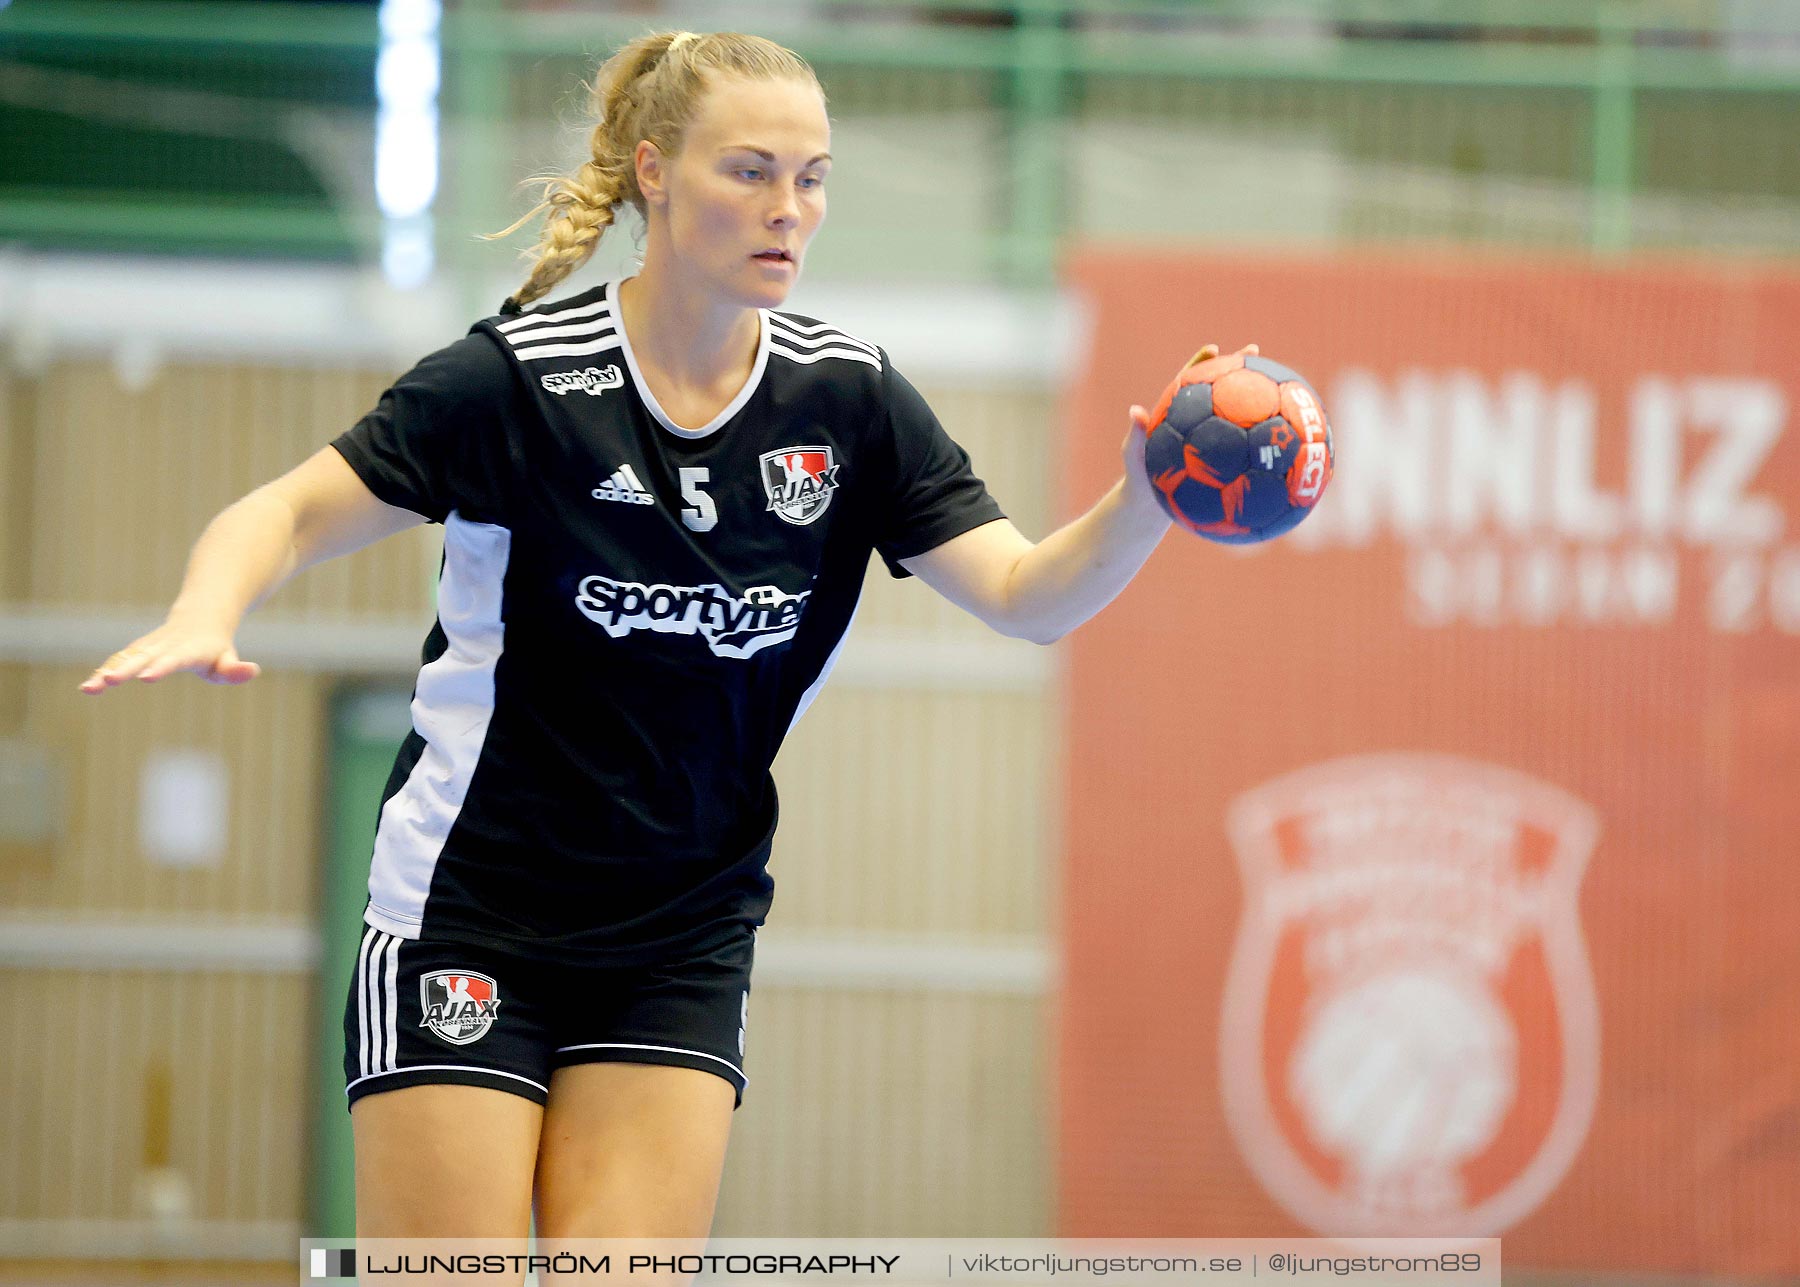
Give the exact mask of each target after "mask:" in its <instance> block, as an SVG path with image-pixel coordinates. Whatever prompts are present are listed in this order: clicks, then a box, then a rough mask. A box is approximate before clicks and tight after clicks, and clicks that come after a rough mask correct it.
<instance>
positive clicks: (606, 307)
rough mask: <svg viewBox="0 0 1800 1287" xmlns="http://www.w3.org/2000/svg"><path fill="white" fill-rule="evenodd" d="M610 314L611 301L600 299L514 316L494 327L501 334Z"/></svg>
mask: <svg viewBox="0 0 1800 1287" xmlns="http://www.w3.org/2000/svg"><path fill="white" fill-rule="evenodd" d="M602 315H604V316H611V315H612V302H611V301H610V300H604V299H603V300H601V301H600V302H599V303H597V304H586V305H583V306H582V307H581V308H563V309H556V310H554V311H552V312H548V313H532V314H530V315H528V316H526V317H515V318H513V319H512V320H511V321H510V322H501V323H500V324H499V325H498V326H496V327H495V328H494V329H495V330H496V331H499V332H501V333H502V334H511V333H512V332H513V331H523V330H525V329H527V328H528V327H533V326H543V325H544V324H546V323H548V322H573V321H574V320H575V319H577V318H580V317H598V316H602Z"/></svg>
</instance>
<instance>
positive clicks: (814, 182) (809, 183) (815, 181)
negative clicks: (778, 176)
mask: <svg viewBox="0 0 1800 1287" xmlns="http://www.w3.org/2000/svg"><path fill="white" fill-rule="evenodd" d="M800 186H801V187H805V188H822V187H824V186H825V178H824V176H823V175H818V174H808V175H806V176H804V177H803V178H801V180H800Z"/></svg>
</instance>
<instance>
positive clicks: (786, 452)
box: [762, 447, 842, 526]
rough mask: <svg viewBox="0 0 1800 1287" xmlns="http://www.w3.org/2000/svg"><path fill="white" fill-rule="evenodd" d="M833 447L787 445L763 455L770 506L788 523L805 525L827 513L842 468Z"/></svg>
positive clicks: (765, 485)
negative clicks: (832, 455)
mask: <svg viewBox="0 0 1800 1287" xmlns="http://www.w3.org/2000/svg"><path fill="white" fill-rule="evenodd" d="M841 468H842V466H841V465H838V464H836V463H835V462H834V461H833V460H832V458H831V448H830V447H783V448H782V449H781V450H780V451H765V452H764V453H763V455H762V483H763V491H764V492H766V493H767V494H768V497H769V508H770V510H772V511H773V512H774V513H775V515H776V517H778V518H780V519H782V520H783V521H785V522H789V523H793V524H796V525H799V526H804V525H805V524H807V523H810V522H812V521H813V520H814V519H815V518H817V517H818V516H819V515H821V514H823V513H824V512H825V507H826V506H827V505H829V504H831V493H832V492H834V491H836V490H837V485H838V478H837V476H838V470H839V469H841Z"/></svg>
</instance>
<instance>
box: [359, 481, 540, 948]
mask: <svg viewBox="0 0 1800 1287" xmlns="http://www.w3.org/2000/svg"><path fill="white" fill-rule="evenodd" d="M511 552H512V532H511V531H510V530H508V529H507V528H504V527H499V526H497V525H495V524H493V523H471V522H469V521H468V520H467V519H465V518H463V517H462V516H461V515H460V514H457V513H455V512H452V513H451V514H450V516H449V517H448V518H446V519H445V520H444V571H443V575H442V578H441V580H440V581H439V583H438V623H439V624H440V625H441V626H442V627H443V631H444V635H445V636H446V638H447V639H448V640H449V647H447V648H445V650H444V655H443V656H441V657H439V658H438V659H437V660H436V661H433V662H431V663H429V664H428V665H426V666H425V667H423V668H422V669H421V670H420V671H419V684H418V689H417V692H416V695H415V696H414V697H413V703H412V720H413V728H414V729H415V730H416V731H417V732H418V734H419V736H420V737H422V738H424V739H425V749H424V751H423V752H422V753H421V754H420V756H419V762H418V763H417V764H415V765H413V770H412V773H411V775H410V776H408V778H407V779H406V784H405V785H404V786H402V787H401V788H400V789H399V790H398V791H396V792H395V793H394V794H393V795H392V796H391V797H390V798H389V799H388V802H387V803H386V804H385V805H383V806H382V809H381V823H380V825H379V826H378V827H377V828H376V831H375V858H374V861H373V862H372V863H371V864H370V867H369V900H370V901H369V910H368V912H367V913H366V914H365V916H364V918H363V919H364V920H366V921H367V922H368V923H369V924H370V925H373V926H374V927H375V928H377V929H380V930H385V931H386V932H388V933H389V934H397V935H399V936H400V937H402V938H417V937H418V935H419V927H420V925H421V923H422V922H423V920H424V915H425V895H426V894H427V893H428V892H429V891H430V889H431V874H432V872H433V871H434V870H435V869H436V867H437V861H438V856H439V855H440V854H442V853H443V851H444V841H445V839H446V837H448V836H449V834H450V828H451V827H452V826H454V825H455V824H456V818H457V815H458V814H460V813H461V812H462V805H463V797H464V796H465V795H466V794H467V792H468V790H469V779H470V778H472V777H473V776H474V775H475V764H476V761H478V760H479V759H480V758H481V748H482V745H483V744H484V743H485V742H486V741H487V731H488V721H489V720H491V719H492V718H493V714H494V668H495V666H496V665H497V664H498V663H499V661H500V651H501V649H502V647H504V645H505V633H506V628H505V626H504V625H503V624H502V623H501V620H500V593H501V586H502V584H503V583H504V581H505V579H506V563H507V559H508V557H509V556H510V555H511Z"/></svg>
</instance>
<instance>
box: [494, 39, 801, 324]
mask: <svg viewBox="0 0 1800 1287" xmlns="http://www.w3.org/2000/svg"><path fill="white" fill-rule="evenodd" d="M708 72H719V73H723V74H729V75H735V76H743V77H746V78H748V79H751V80H782V79H797V80H804V81H808V82H810V83H811V84H812V85H813V86H815V87H817V86H818V84H819V78H818V77H817V76H816V75H814V73H813V69H812V68H811V67H810V66H808V65H807V62H806V60H805V59H804V58H802V57H800V55H799V54H796V53H795V52H793V50H791V49H786V48H784V47H782V46H781V45H778V44H776V43H775V42H774V41H772V40H765V39H763V38H762V37H761V36H747V35H744V34H743V33H741V32H736V31H715V32H706V33H701V32H692V31H659V32H656V33H654V34H652V35H648V36H640V37H638V38H637V39H636V40H634V41H632V42H631V43H630V44H628V45H626V46H625V47H624V48H623V49H621V50H619V51H618V52H617V53H615V54H614V55H613V56H612V57H611V58H608V59H607V60H606V61H605V62H604V63H602V64H601V66H600V70H599V72H598V73H597V74H596V75H595V77H594V80H593V83H592V84H591V85H590V86H588V94H589V104H590V108H591V111H592V114H593V116H594V117H595V118H596V123H595V125H594V128H593V132H592V133H591V134H590V135H589V140H588V150H589V153H590V156H589V158H588V160H587V161H586V162H584V163H583V164H582V165H581V167H580V168H579V169H577V170H576V171H575V172H574V173H573V174H552V175H538V176H537V177H535V178H533V179H529V180H527V182H528V183H542V184H543V185H544V192H543V199H542V200H541V201H539V202H538V204H537V205H536V206H535V207H533V208H532V209H531V210H530V211H529V212H527V213H526V215H525V216H524V218H522V219H520V220H519V221H518V222H517V223H515V224H513V226H512V227H510V228H507V229H505V230H504V231H502V232H497V233H493V234H491V236H490V238H489V239H490V240H492V239H494V238H498V237H505V236H508V235H510V234H511V233H514V232H516V231H518V230H519V229H520V228H522V227H524V226H525V224H527V223H529V222H530V221H531V220H532V219H534V218H535V217H536V216H537V215H539V214H543V215H544V227H543V231H542V233H541V234H540V235H539V238H538V244H537V246H536V248H535V249H533V250H532V251H529V252H527V254H528V257H532V258H534V259H535V262H534V263H533V264H532V268H531V274H530V276H528V277H527V278H526V279H525V284H524V285H523V286H521V287H519V289H518V290H517V291H515V292H513V294H512V295H511V296H510V297H509V298H508V299H507V301H506V305H505V306H504V307H503V309H502V311H503V312H514V313H516V312H518V311H520V310H521V309H523V308H524V307H525V306H526V305H527V304H530V303H531V302H532V301H534V300H537V299H539V298H541V297H542V296H544V295H545V294H547V293H548V292H550V291H551V290H552V289H554V288H555V286H556V284H557V283H558V282H560V281H562V279H563V278H565V277H567V276H568V275H569V274H570V273H572V272H574V271H575V270H576V269H577V268H579V267H581V265H583V264H585V263H586V262H587V261H588V260H589V259H590V258H592V256H593V253H594V248H595V247H596V246H598V245H599V243H600V237H601V234H603V233H604V232H605V231H606V229H607V228H609V227H610V226H611V225H612V223H613V221H614V219H615V217H616V216H617V214H618V211H619V207H620V206H621V205H623V204H625V203H627V202H629V203H630V204H631V206H632V207H633V208H634V209H635V210H636V211H637V212H638V213H639V214H640V215H641V214H643V213H644V194H643V193H642V192H640V191H639V190H638V184H637V164H636V161H635V159H634V156H633V154H634V153H635V151H636V150H637V145H638V142H639V141H640V140H644V139H647V140H649V141H650V142H652V143H654V144H656V146H657V148H658V150H659V151H661V152H662V153H663V155H665V156H674V155H675V154H676V153H677V152H679V151H680V149H681V138H682V134H683V133H684V132H685V131H686V129H687V126H688V123H689V122H690V121H692V120H693V118H694V113H695V111H696V110H697V109H698V107H699V105H700V100H701V98H702V96H703V95H704V94H705V92H706V88H707V82H706V73H708ZM819 92H820V94H821V95H822V94H823V93H824V90H823V89H820V91H819Z"/></svg>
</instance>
